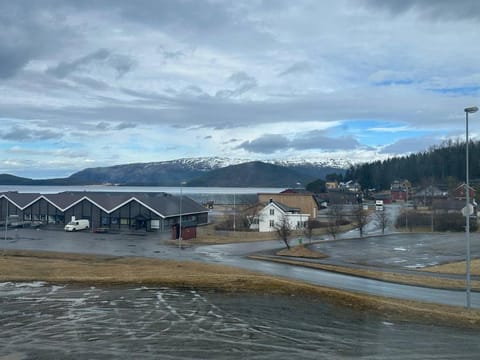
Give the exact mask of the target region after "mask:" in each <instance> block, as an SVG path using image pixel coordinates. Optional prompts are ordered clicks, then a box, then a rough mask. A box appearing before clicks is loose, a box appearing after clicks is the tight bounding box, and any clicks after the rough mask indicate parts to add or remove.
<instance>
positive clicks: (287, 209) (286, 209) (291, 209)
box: [270, 200, 300, 213]
mask: <svg viewBox="0 0 480 360" xmlns="http://www.w3.org/2000/svg"><path fill="white" fill-rule="evenodd" d="M270 203H273V204H275V205H276V206H278V207H279V208H280V209H281V210H282V211H283V212H286V213H287V212H288V213H299V212H300V208H294V207H290V206H288V205H285V204H282V203H281V202H278V201H275V200H272V201H270Z"/></svg>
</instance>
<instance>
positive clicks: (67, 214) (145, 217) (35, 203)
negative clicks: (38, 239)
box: [0, 191, 208, 232]
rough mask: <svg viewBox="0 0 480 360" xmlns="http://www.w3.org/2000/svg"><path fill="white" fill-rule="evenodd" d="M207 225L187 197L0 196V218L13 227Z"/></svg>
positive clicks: (96, 194)
mask: <svg viewBox="0 0 480 360" xmlns="http://www.w3.org/2000/svg"><path fill="white" fill-rule="evenodd" d="M180 216H181V223H182V228H183V227H185V226H190V227H192V226H197V225H203V224H207V223H208V210H207V209H205V208H204V207H203V206H202V205H200V204H198V203H197V202H195V201H194V200H192V199H190V198H189V197H188V196H174V195H171V194H167V193H163V192H161V193H144V192H89V191H83V192H81V191H80V192H72V191H66V192H60V193H56V194H40V193H19V192H16V191H10V192H3V193H0V219H1V223H3V224H5V221H7V222H8V223H9V225H15V224H16V225H17V226H38V225H48V226H58V227H60V226H62V227H63V226H64V225H65V224H67V223H68V222H69V221H71V219H72V218H76V219H87V220H89V221H90V227H91V228H92V230H95V229H103V230H107V231H108V230H122V229H125V230H132V229H135V230H145V231H160V232H167V231H172V228H173V227H175V226H177V225H178V224H179V223H180Z"/></svg>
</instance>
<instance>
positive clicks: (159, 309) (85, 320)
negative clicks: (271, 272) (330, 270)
mask: <svg viewBox="0 0 480 360" xmlns="http://www.w3.org/2000/svg"><path fill="white" fill-rule="evenodd" d="M0 314H1V315H0V316H1V317H0V326H1V327H0V328H1V330H2V336H1V337H0V359H1V358H8V359H10V358H12V359H53V358H56V359H125V358H141V359H159V358H162V359H352V358H360V359H454V358H462V359H476V358H478V354H479V352H480V344H479V342H478V332H477V331H475V330H468V329H459V328H455V327H451V328H450V327H442V326H435V325H422V324H415V323H411V322H410V323H407V322H397V321H392V320H388V319H384V318H382V317H379V316H376V315H372V314H367V313H360V312H356V311H353V310H350V309H346V308H342V307H336V306H334V305H332V304H328V303H325V302H322V301H321V300H319V299H312V298H297V297H295V296H273V295H252V294H224V293H216V292H204V291H196V290H173V289H167V288H146V287H104V288H98V287H79V286H73V285H68V286H56V285H49V284H46V283H2V284H0Z"/></svg>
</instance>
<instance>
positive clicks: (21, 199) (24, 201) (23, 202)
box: [0, 191, 41, 208]
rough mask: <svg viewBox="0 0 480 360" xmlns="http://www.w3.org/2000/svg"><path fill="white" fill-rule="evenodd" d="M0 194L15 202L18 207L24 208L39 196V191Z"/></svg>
mask: <svg viewBox="0 0 480 360" xmlns="http://www.w3.org/2000/svg"><path fill="white" fill-rule="evenodd" d="M2 195H3V196H5V197H7V198H8V199H9V200H10V201H11V202H13V203H15V204H16V205H17V206H18V207H20V208H24V207H25V206H27V205H28V204H30V203H31V202H33V201H35V200H36V199H38V198H39V197H40V196H41V194H39V193H19V192H17V191H8V192H4V193H1V195H0V196H2Z"/></svg>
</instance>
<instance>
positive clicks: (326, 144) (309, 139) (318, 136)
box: [291, 130, 361, 150]
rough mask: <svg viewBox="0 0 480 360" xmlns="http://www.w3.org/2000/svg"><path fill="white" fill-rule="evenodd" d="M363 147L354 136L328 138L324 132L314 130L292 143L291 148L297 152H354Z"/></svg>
mask: <svg viewBox="0 0 480 360" xmlns="http://www.w3.org/2000/svg"><path fill="white" fill-rule="evenodd" d="M359 146H361V145H360V143H359V142H358V140H357V139H355V138H354V137H353V136H351V135H350V136H340V137H328V136H325V135H324V132H323V131H318V130H314V131H311V132H309V133H307V134H304V135H303V136H301V137H297V138H295V139H294V140H293V141H292V142H291V147H292V148H294V149H297V150H310V149H323V150H352V149H355V148H357V147H359Z"/></svg>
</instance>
